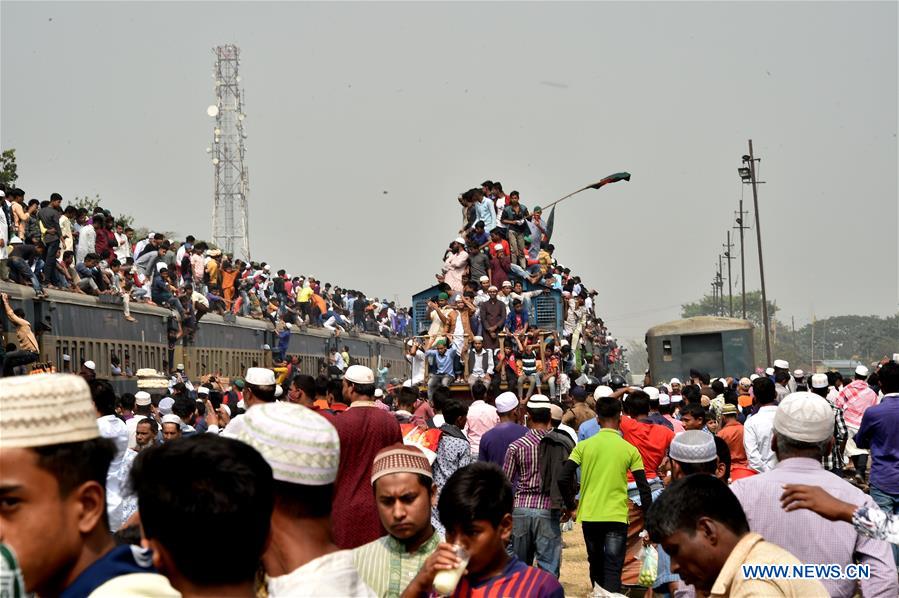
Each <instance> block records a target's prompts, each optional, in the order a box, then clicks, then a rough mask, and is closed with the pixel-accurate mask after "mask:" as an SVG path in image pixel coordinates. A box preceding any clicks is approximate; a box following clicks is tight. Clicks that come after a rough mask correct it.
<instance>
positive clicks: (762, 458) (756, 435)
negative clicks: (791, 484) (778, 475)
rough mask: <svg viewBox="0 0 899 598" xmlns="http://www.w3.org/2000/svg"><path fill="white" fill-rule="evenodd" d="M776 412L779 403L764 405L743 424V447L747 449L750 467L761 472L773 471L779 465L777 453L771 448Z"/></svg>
mask: <svg viewBox="0 0 899 598" xmlns="http://www.w3.org/2000/svg"><path fill="white" fill-rule="evenodd" d="M775 413H777V405H773V404H772V405H763V406H762V407H760V408H759V410H758V413H756V414H755V415H753V416H752V417H750V418H749V419H747V420H746V423H745V424H744V425H743V448H745V449H746V457H747V458H748V459H749V467H751V468H753V469H754V470H756V471H757V472H759V473H764V472H766V471H771V470H772V469H774V466H775V465H777V455H775V454H774V451H773V450H772V449H771V436H772V435H773V434H774V414H775Z"/></svg>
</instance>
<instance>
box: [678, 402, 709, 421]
mask: <svg viewBox="0 0 899 598" xmlns="http://www.w3.org/2000/svg"><path fill="white" fill-rule="evenodd" d="M680 414H681V417H683V416H684V415H689V416H691V417H693V418H695V419H701V420H702V421H703V422H707V421H708V420H709V415H708V413H707V412H706V410H705V407H703V406H702V405H700V404H699V403H688V404H686V405H684V406H683V407H681V408H680Z"/></svg>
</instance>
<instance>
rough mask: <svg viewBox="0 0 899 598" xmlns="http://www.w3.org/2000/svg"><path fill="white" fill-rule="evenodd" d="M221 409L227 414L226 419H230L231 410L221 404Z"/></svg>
mask: <svg viewBox="0 0 899 598" xmlns="http://www.w3.org/2000/svg"><path fill="white" fill-rule="evenodd" d="M221 409H222V410H223V411H224V412H225V413H227V414H228V417H231V408H230V407H228V406H227V405H225V404H224V403H222V406H221Z"/></svg>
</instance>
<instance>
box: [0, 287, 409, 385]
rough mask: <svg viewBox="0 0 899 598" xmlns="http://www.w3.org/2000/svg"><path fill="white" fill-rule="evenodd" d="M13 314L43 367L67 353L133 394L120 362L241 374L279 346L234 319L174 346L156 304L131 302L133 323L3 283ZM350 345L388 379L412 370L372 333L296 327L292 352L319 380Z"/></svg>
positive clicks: (102, 301)
mask: <svg viewBox="0 0 899 598" xmlns="http://www.w3.org/2000/svg"><path fill="white" fill-rule="evenodd" d="M0 290H2V291H3V292H5V293H7V294H8V295H9V299H10V304H11V305H12V307H13V308H16V307H21V308H22V309H23V310H24V312H25V316H26V319H28V321H29V322H31V324H32V329H33V330H34V331H35V335H36V336H37V338H38V344H39V345H40V358H39V361H40V362H50V363H53V364H56V366H57V368H58V369H60V370H62V369H64V366H63V363H64V362H63V355H69V356H71V369H72V370H73V371H76V372H77V371H78V369H79V367H80V364H82V363H84V362H85V361H87V360H91V361H93V362H94V363H95V364H96V367H97V370H96V371H97V377H99V378H107V379H110V380H111V381H112V382H113V384H114V386H115V387H116V390H117V391H119V392H124V391H129V392H134V391H135V390H136V387H137V386H136V385H137V382H136V378H134V377H133V376H127V375H121V376H113V373H112V361H113V357H115V358H116V359H117V360H118V362H119V363H120V364H121V367H122V370H123V372H131V373H135V372H137V370H138V369H141V368H152V369H155V370H159V371H164V372H167V371H170V370H171V369H172V368H173V366H174V364H178V363H181V364H184V366H185V372H186V374H187V375H188V376H189V377H190V378H191V379H194V380H196V379H198V378H199V377H200V376H201V375H204V374H208V373H216V374H218V375H221V376H226V377H235V376H242V375H243V374H244V372H245V371H246V368H248V367H251V366H254V365H258V366H263V367H271V366H272V351H271V349H269V348H266V347H274V346H276V345H277V338H276V335H275V332H274V327H273V326H272V324H271V323H270V322H269V321H268V320H256V319H253V318H243V317H235V316H232V315H230V314H226V315H225V316H220V315H218V314H206V315H205V316H203V318H202V319H201V320H200V324H199V326H198V328H197V333H196V335H195V337H194V342H193V344H190V345H186V346H185V345H183V344H182V343H181V342H177V343H175V346H174V347H170V345H169V340H168V331H169V326H170V324H171V323H172V318H173V316H172V312H171V311H170V310H168V309H164V308H161V307H158V306H155V305H148V304H144V303H137V302H132V303H131V315H132V316H133V317H134V318H135V319H136V320H137V321H136V322H128V321H126V320H125V319H124V318H123V317H122V303H121V299H119V298H116V297H106V296H104V297H92V296H88V295H82V294H77V293H69V292H65V291H54V290H50V291H48V294H49V297H48V298H47V299H44V300H35V298H34V291H33V290H32V289H31V287H26V286H22V285H17V284H10V283H0ZM0 322H2V324H3V334H4V337H5V342H6V343H9V342H13V343H14V342H15V329H14V327H13V326H12V325H11V323H10V322H9V320H8V318H7V317H6V314H5V313H3V314H2V315H0ZM344 346H347V347H348V348H349V351H350V355H351V356H352V357H353V359H354V360H355V362H356V363H360V364H364V365H368V366H370V367H372V368H375V367H377V366H378V365H379V363H380V364H383V365H386V364H390V372H391V373H390V377H400V378H402V377H407V375H408V374H407V370H408V365H407V362H406V360H405V358H404V356H403V346H402V343H401V342H400V341H398V340H396V339H386V338H383V337H378V336H373V335H369V334H355V333H347V334H344V335H341V336H340V337H334V336H333V335H332V334H331V333H329V332H328V331H327V330H324V329H318V328H309V329H305V330H299V329H295V330H294V331H293V332H292V334H291V337H290V341H289V344H288V349H287V353H288V355H296V356H298V357H299V361H300V370H301V371H302V372H303V373H305V374H309V375H311V376H316V375H318V374H319V372H320V371H321V370H322V368H323V366H326V365H327V358H328V354H329V351H332V350H333V349H334V348H337V347H339V348H341V349H342V348H343V347H344Z"/></svg>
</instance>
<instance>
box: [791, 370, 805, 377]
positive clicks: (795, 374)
mask: <svg viewBox="0 0 899 598" xmlns="http://www.w3.org/2000/svg"><path fill="white" fill-rule="evenodd" d="M793 377H794V378H804V377H805V372H803V371H802V370H793Z"/></svg>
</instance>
